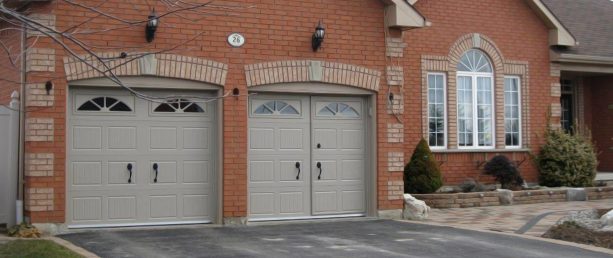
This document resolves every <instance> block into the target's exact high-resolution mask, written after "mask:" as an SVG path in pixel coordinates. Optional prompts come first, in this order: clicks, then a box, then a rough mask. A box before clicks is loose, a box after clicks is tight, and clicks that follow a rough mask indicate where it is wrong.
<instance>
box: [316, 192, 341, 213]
mask: <svg viewBox="0 0 613 258" xmlns="http://www.w3.org/2000/svg"><path fill="white" fill-rule="evenodd" d="M337 200H338V194H337V192H336V190H331V191H318V192H314V193H313V214H316V215H319V214H330V213H334V212H336V211H337V210H338V204H337Z"/></svg>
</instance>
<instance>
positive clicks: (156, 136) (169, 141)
mask: <svg viewBox="0 0 613 258" xmlns="http://www.w3.org/2000/svg"><path fill="white" fill-rule="evenodd" d="M149 131H150V134H149V135H150V138H149V142H150V144H151V145H150V146H151V149H153V150H156V149H162V150H176V149H177V128H174V127H152V128H151V129H149Z"/></svg>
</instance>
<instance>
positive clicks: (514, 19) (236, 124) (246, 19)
mask: <svg viewBox="0 0 613 258" xmlns="http://www.w3.org/2000/svg"><path fill="white" fill-rule="evenodd" d="M80 3H83V4H86V5H90V6H94V5H96V4H98V3H99V1H80ZM148 3H153V2H151V1H148V2H147V1H144V0H142V1H122V0H110V1H106V2H105V3H104V4H103V5H102V6H101V7H100V8H101V9H102V10H104V11H105V12H107V13H110V14H113V15H117V16H119V17H124V18H126V19H139V20H142V19H146V16H147V15H148V14H149V10H150V6H148ZM233 4H240V5H243V6H251V5H253V7H252V8H246V9H239V10H236V11H230V12H231V13H232V14H233V16H225V15H220V16H211V17H207V18H205V19H203V20H201V21H198V22H192V21H189V20H185V19H182V18H179V17H176V16H167V17H164V18H162V19H161V26H160V27H159V28H158V30H157V32H156V36H155V40H154V41H153V42H152V43H146V42H145V37H144V33H143V30H144V28H143V27H142V26H136V27H134V28H128V29H120V30H112V31H109V32H107V33H104V34H91V35H88V36H85V35H81V36H80V37H81V39H84V40H85V41H86V42H87V43H89V44H92V45H96V46H100V47H104V48H101V49H100V51H99V52H108V51H105V49H107V48H109V47H111V48H113V50H112V51H116V50H117V47H119V49H121V50H122V51H127V52H138V51H155V50H161V49H167V48H171V47H174V46H176V45H179V44H180V45H182V47H180V48H179V49H177V50H176V51H174V52H175V54H177V55H182V56H190V57H197V58H202V59H207V60H213V61H216V62H219V63H223V64H227V76H226V80H225V89H226V90H231V89H233V88H238V89H239V90H240V92H241V93H246V92H247V81H246V77H245V66H246V65H250V64H257V63H265V62H273V61H284V60H321V61H326V62H330V63H342V64H350V65H353V66H359V67H365V68H368V69H370V70H373V71H379V72H381V73H383V75H384V76H381V78H382V79H381V81H380V83H379V89H380V90H379V94H378V95H377V104H378V106H377V107H376V110H377V121H376V123H377V135H376V137H377V157H376V158H377V164H378V167H377V172H376V173H377V193H376V194H377V200H378V202H377V209H379V210H385V209H401V208H402V205H403V202H402V200H401V198H396V197H397V196H392V195H394V193H396V192H398V191H399V188H401V187H399V185H398V184H399V183H398V182H401V181H402V179H403V178H402V177H403V175H402V174H403V173H402V171H394V172H390V167H388V166H389V164H390V163H389V162H388V161H389V157H390V155H389V153H395V152H400V153H404V156H405V157H404V161H408V160H409V157H410V155H411V154H412V151H413V148H414V146H415V145H416V144H417V142H418V140H419V139H420V138H421V137H422V136H423V135H424V132H423V129H422V128H423V126H422V124H421V123H422V119H421V116H422V106H421V105H422V103H421V100H422V95H421V94H422V93H421V80H422V79H421V76H422V71H421V63H420V62H421V61H420V60H421V57H422V55H437V56H447V55H448V54H449V51H450V47H451V46H452V44H453V43H454V42H455V41H456V40H458V39H459V38H460V37H462V36H463V35H466V34H469V33H480V34H482V35H484V36H487V37H488V38H490V39H491V40H492V41H493V42H495V43H496V45H497V46H498V48H499V49H500V51H501V52H502V53H503V54H504V57H505V58H506V59H508V60H517V61H525V62H527V63H528V64H529V66H530V70H529V73H530V74H529V80H530V81H529V83H530V92H529V96H530V98H529V100H528V101H529V103H528V106H529V107H530V117H529V121H530V130H529V132H528V133H529V134H531V135H533V136H535V137H534V139H535V140H534V141H532V142H531V146H529V147H531V148H537V146H538V145H539V141H540V138H539V137H538V136H539V135H541V134H542V132H543V130H544V128H545V126H546V121H547V119H546V118H547V113H548V110H549V107H550V104H551V103H552V102H555V101H559V99H557V98H555V97H551V92H550V91H551V83H554V82H557V81H558V78H557V77H552V76H551V75H550V67H549V46H548V38H547V34H548V30H547V28H546V27H545V25H544V24H543V22H542V21H541V20H540V19H539V18H538V17H537V16H536V15H535V14H534V13H533V12H532V11H531V10H530V8H529V7H528V6H527V5H526V4H525V3H524V1H523V0H504V1H503V0H497V1H494V0H488V1H479V0H467V1H453V0H436V1H434V0H422V1H419V2H417V5H416V8H417V9H418V10H419V11H420V12H421V13H423V14H424V16H426V17H427V18H428V20H430V21H431V22H432V26H431V27H427V28H421V29H415V30H410V31H406V32H404V33H403V34H404V35H401V33H400V32H399V31H395V30H392V31H390V32H389V33H385V30H384V19H383V16H384V12H383V7H384V6H383V3H382V2H381V1H379V0H361V1H355V0H338V1H326V3H325V6H322V2H321V1H315V0H296V1H282V2H279V1H273V0H249V1H234V2H233ZM34 7H36V6H34ZM39 7H40V8H34V9H33V10H35V11H37V12H41V13H46V14H52V15H55V16H56V19H55V25H56V27H57V28H58V29H59V30H62V29H66V28H69V27H70V26H72V25H74V24H77V23H80V22H83V21H85V19H88V18H89V17H92V15H93V14H92V13H90V12H88V11H86V10H85V9H82V8H78V7H75V6H72V5H69V4H67V3H66V2H63V1H53V2H51V3H50V4H42V5H40V6H39ZM156 10H157V11H158V12H159V13H161V12H163V11H164V7H163V6H156ZM467 14H470V15H467ZM188 16H189V17H192V16H193V15H188ZM320 19H321V20H322V21H323V23H324V25H325V27H326V38H325V41H324V43H323V47H322V48H321V49H320V50H319V51H318V52H313V51H312V49H311V46H310V41H311V35H312V33H313V31H314V29H315V26H316V25H317V22H318V21H319V20H320ZM117 25H119V24H118V23H117V22H113V21H110V20H109V19H106V18H102V17H99V18H94V19H93V20H91V21H90V22H88V27H89V28H91V29H99V28H108V27H112V26H117ZM170 25H172V26H170ZM232 32H240V33H242V34H243V35H244V36H245V37H246V44H245V45H244V46H243V47H241V48H232V47H230V46H229V45H228V44H227V43H226V41H225V39H226V36H227V35H228V34H230V33H232ZM198 33H203V34H202V35H200V36H198V37H196V39H195V40H193V41H190V42H187V43H185V41H186V40H188V39H190V38H192V37H194V36H195V35H197V34H198ZM386 36H387V37H390V38H392V39H394V40H391V41H389V42H388V45H389V44H391V45H393V47H394V51H392V52H393V53H392V52H390V53H391V55H390V56H389V57H388V56H386ZM399 38H403V39H404V42H405V43H404V44H403V43H401V41H399V40H398V39H399ZM30 40H31V39H30ZM405 45H406V48H404V52H403V53H402V52H401V53H398V51H399V49H402V47H404V46H405ZM37 48H43V49H53V50H55V53H56V58H55V69H54V70H55V71H54V72H49V70H47V71H32V72H30V73H29V74H28V82H37V83H40V82H45V81H47V80H52V81H53V83H54V91H53V94H54V106H53V107H48V108H44V109H40V108H32V109H31V111H32V112H30V113H28V115H27V117H28V118H53V125H54V126H53V127H54V130H53V141H42V142H27V143H26V153H28V154H36V153H53V154H54V156H53V157H54V160H53V173H49V175H50V176H37V177H27V178H26V184H27V187H30V188H52V189H53V195H54V201H53V206H52V207H53V210H51V211H32V212H28V213H27V215H29V216H30V217H31V218H32V221H33V222H64V220H65V215H66V214H65V208H66V203H65V202H66V178H65V176H66V166H65V162H66V128H65V127H66V102H67V101H66V93H67V87H68V86H67V85H68V83H67V81H66V78H65V71H64V63H63V60H64V57H66V53H65V52H64V50H63V49H62V48H61V47H60V46H59V45H58V44H54V43H53V42H52V41H51V40H50V39H49V38H41V39H39V41H38V43H37ZM79 54H83V53H79ZM0 61H2V60H0ZM388 66H394V67H399V68H402V72H401V73H402V74H404V78H403V79H404V85H398V86H393V87H394V88H392V89H391V90H390V91H392V92H394V93H395V95H396V96H397V97H396V98H395V99H396V101H398V100H400V101H401V102H400V103H395V105H394V109H395V112H394V113H396V114H399V115H398V117H399V118H400V120H401V121H402V122H403V123H404V137H398V138H404V139H403V142H396V141H391V142H390V141H389V134H388V131H387V130H388V124H390V123H394V124H396V123H398V120H397V119H396V118H395V117H394V115H393V114H389V112H388V110H389V108H388V96H387V92H388V85H387V78H388V77H387V76H386V75H385V71H386V70H388V69H387V67H388ZM0 69H4V68H0ZM399 70H400V69H393V71H392V72H393V78H392V79H393V80H391V82H393V84H397V82H396V81H398V80H399V79H400V78H396V77H397V76H398V72H397V71H399ZM1 71H4V70H1ZM390 71H391V70H390ZM496 76H498V74H497V75H496ZM397 79H398V80H397ZM2 85H5V84H2ZM401 86H402V87H401ZM11 89H12V88H11ZM8 91H10V89H9V88H5V87H2V88H0V103H3V102H4V101H6V99H7V92H8ZM9 94H10V93H9ZM396 111H398V112H396ZM400 111H402V112H400ZM223 113H224V116H223V118H222V122H223V135H222V136H223V150H222V155H223V192H222V193H221V194H223V200H224V201H223V217H224V218H226V217H245V216H247V149H248V146H247V130H246V129H247V126H248V125H247V97H246V96H240V97H230V98H226V99H224V100H223ZM492 155H494V153H489V154H484V153H448V154H436V156H437V159H439V160H441V163H442V168H443V173H444V177H445V183H446V184H454V183H458V182H460V181H462V180H464V178H466V177H479V174H480V171H479V170H480V169H479V168H478V166H477V165H480V164H481V163H482V161H483V159H484V158H485V157H486V158H491V156H492ZM505 155H510V156H511V157H512V159H513V160H517V161H522V160H523V161H525V162H524V163H522V166H521V167H520V168H521V172H522V175H523V176H524V177H525V178H526V179H527V180H528V181H535V180H536V169H535V168H534V167H533V165H532V163H531V162H530V161H529V160H527V161H526V160H524V159H523V158H524V157H526V154H525V152H521V153H515V154H513V153H505ZM392 165H394V164H393V163H392ZM391 170H397V169H396V168H393V167H392V168H391ZM481 180H482V181H484V182H489V181H488V180H489V179H488V178H481Z"/></svg>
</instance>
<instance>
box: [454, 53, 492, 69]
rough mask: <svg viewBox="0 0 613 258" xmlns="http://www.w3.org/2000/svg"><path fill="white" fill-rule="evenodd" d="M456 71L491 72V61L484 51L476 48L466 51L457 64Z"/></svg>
mask: <svg viewBox="0 0 613 258" xmlns="http://www.w3.org/2000/svg"><path fill="white" fill-rule="evenodd" d="M456 68H457V70H458V72H473V73H492V72H493V69H492V63H491V62H490V60H489V58H488V57H487V55H486V54H485V53H483V52H482V51H480V50H478V49H471V50H468V51H466V53H464V55H462V57H461V58H460V61H459V62H458V65H457V67H456Z"/></svg>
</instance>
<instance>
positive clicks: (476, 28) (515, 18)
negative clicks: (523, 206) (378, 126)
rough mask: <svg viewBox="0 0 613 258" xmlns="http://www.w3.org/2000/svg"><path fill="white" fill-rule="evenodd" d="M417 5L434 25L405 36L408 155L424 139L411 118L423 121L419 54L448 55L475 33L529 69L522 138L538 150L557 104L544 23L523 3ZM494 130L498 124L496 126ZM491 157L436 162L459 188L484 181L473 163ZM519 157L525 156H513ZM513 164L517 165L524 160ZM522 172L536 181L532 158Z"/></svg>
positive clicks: (469, 0) (431, 1) (428, 1)
mask: <svg viewBox="0 0 613 258" xmlns="http://www.w3.org/2000/svg"><path fill="white" fill-rule="evenodd" d="M415 6H416V8H417V10H419V12H421V13H422V14H423V15H424V16H425V17H427V19H428V20H429V21H430V22H432V26H431V27H427V28H422V29H416V30H409V31H407V32H405V35H404V38H405V41H406V42H407V43H408V48H407V51H406V52H405V62H404V63H405V67H404V70H405V81H406V86H405V92H406V94H405V95H406V98H407V99H406V100H405V106H406V107H405V109H406V112H407V114H406V116H405V123H406V127H407V130H405V135H406V137H405V139H406V141H405V149H406V150H407V151H406V154H407V155H410V154H411V151H412V149H413V148H414V147H415V145H416V144H417V142H418V141H419V139H420V138H421V137H422V136H423V135H424V132H423V130H422V128H423V127H422V120H420V119H415V118H420V117H422V99H421V98H422V95H421V94H422V92H421V83H422V70H421V58H422V56H423V55H434V56H448V55H449V53H450V48H451V47H452V45H453V44H454V42H456V41H457V40H458V39H459V38H460V37H462V36H464V35H466V34H469V33H479V34H481V35H484V36H486V37H488V38H489V39H491V40H492V41H493V42H494V43H495V44H496V45H497V47H498V49H499V50H500V52H501V53H502V55H503V56H504V58H505V59H506V60H515V61H523V62H527V63H528V65H529V67H530V69H529V75H528V77H529V78H527V79H528V80H529V82H528V83H529V89H530V90H529V92H527V93H526V92H524V93H523V94H528V95H529V99H528V100H527V101H528V103H527V104H528V106H529V114H530V115H529V119H528V122H529V126H530V127H529V131H528V132H526V133H525V134H524V135H527V134H529V136H530V137H531V139H533V141H531V142H530V146H524V147H529V148H531V149H532V150H533V151H537V150H538V146H539V145H540V144H541V143H542V137H540V136H541V135H542V133H543V132H544V129H545V127H546V124H547V121H548V119H547V117H548V112H549V107H550V104H551V103H556V102H557V103H559V98H555V97H551V92H550V91H551V87H550V85H551V83H554V82H558V80H559V78H558V77H553V76H551V74H550V63H549V50H548V49H549V42H548V36H547V35H548V30H547V28H546V27H545V25H544V23H543V22H542V21H541V20H540V19H539V18H538V17H537V16H536V15H535V14H534V12H533V11H532V10H531V9H530V8H529V7H528V6H527V5H526V3H525V1H479V0H466V1H453V0H423V1H418V2H417V3H416V5H415ZM495 76H503V75H501V74H495ZM448 86H449V85H448ZM449 108H450V107H448V109H449ZM496 126H497V127H498V126H500V123H497V125H496ZM450 133H454V132H450ZM494 154H495V153H489V154H484V153H462V152H457V153H447V154H437V155H436V156H437V159H439V160H445V162H444V163H443V164H442V171H443V176H444V180H445V184H457V183H460V182H461V181H463V180H464V179H465V178H467V177H472V178H480V180H482V181H486V182H487V181H488V179H487V178H483V177H480V173H481V172H482V171H481V169H477V163H478V162H479V161H481V160H483V157H484V156H487V157H488V158H491V156H492V155H494ZM506 155H511V156H513V154H506ZM523 155H524V153H517V154H515V156H523ZM480 156H481V157H480ZM515 160H517V161H521V160H523V157H520V158H519V159H515ZM520 172H521V174H522V176H523V177H524V178H525V179H526V180H528V181H536V180H537V170H536V168H535V167H534V165H533V162H530V160H527V161H525V162H524V163H522V166H521V167H520Z"/></svg>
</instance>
